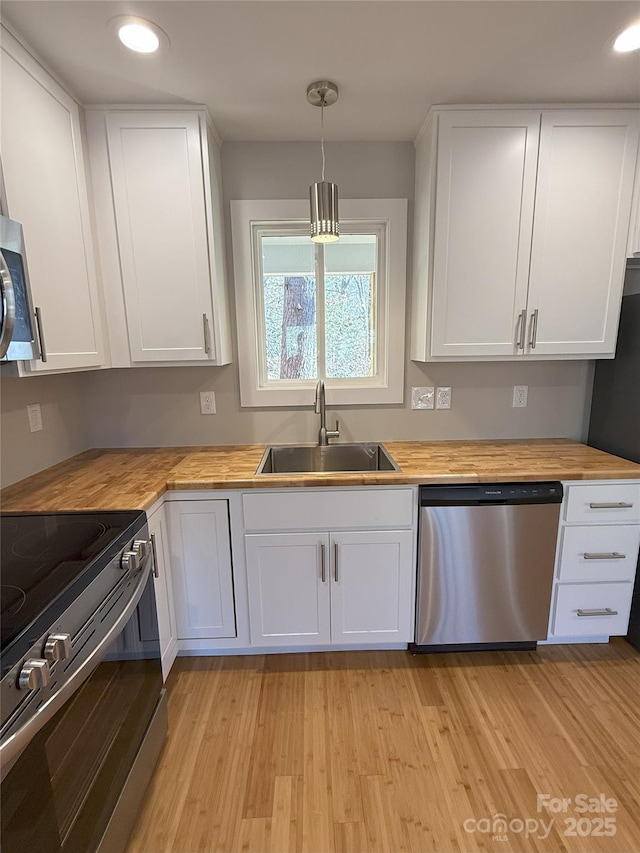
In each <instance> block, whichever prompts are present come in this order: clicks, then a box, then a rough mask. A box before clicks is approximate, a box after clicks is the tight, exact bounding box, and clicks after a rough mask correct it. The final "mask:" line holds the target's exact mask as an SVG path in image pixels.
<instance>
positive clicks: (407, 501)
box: [242, 489, 414, 530]
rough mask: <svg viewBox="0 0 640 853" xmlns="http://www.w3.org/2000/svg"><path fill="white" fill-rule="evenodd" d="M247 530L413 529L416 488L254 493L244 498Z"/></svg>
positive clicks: (243, 504)
mask: <svg viewBox="0 0 640 853" xmlns="http://www.w3.org/2000/svg"><path fill="white" fill-rule="evenodd" d="M242 506H243V511H244V526H245V529H246V530H296V529H298V530H299V529H304V530H343V529H345V528H354V527H356V528H361V527H365V528H367V527H375V528H378V529H379V528H384V527H387V528H398V527H411V526H412V525H413V515H414V492H413V489H371V490H364V489H356V490H354V491H351V490H348V491H334V490H332V489H322V490H319V491H314V492H307V491H304V490H302V491H298V490H296V491H295V492H283V491H279V492H267V493H261V494H259V493H256V492H251V493H249V494H244V495H243V496H242Z"/></svg>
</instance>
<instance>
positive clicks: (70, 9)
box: [2, 0, 640, 140]
mask: <svg viewBox="0 0 640 853" xmlns="http://www.w3.org/2000/svg"><path fill="white" fill-rule="evenodd" d="M121 14H138V15H141V16H143V17H145V18H148V19H150V20H152V21H154V22H155V23H156V24H158V25H159V26H160V27H162V29H163V30H164V31H165V32H166V33H167V35H168V36H169V39H170V48H169V49H168V50H167V51H165V52H163V53H161V54H159V55H156V56H139V55H134V54H131V53H130V52H129V51H126V50H125V49H124V48H122V47H121V46H120V45H119V44H118V43H117V41H116V40H115V38H114V35H113V32H112V30H111V29H110V28H109V26H108V22H109V20H110V19H111V18H112V17H114V16H116V15H121ZM2 16H3V20H5V21H7V22H8V23H9V25H11V26H12V27H13V28H14V29H15V30H16V31H17V32H18V33H19V34H21V35H22V36H23V37H24V39H25V40H26V41H27V42H28V43H29V44H31V46H32V47H33V49H34V50H35V51H36V52H37V53H39V54H40V56H41V57H42V58H43V59H44V60H45V61H46V62H47V63H48V64H49V65H50V66H51V68H52V69H53V70H54V71H55V72H57V74H58V75H59V77H60V78H61V79H62V80H63V81H64V82H66V83H67V84H68V86H69V87H70V88H71V90H72V91H73V92H74V93H75V94H76V96H77V97H78V98H79V99H80V100H81V101H82V102H84V103H107V102H111V103H116V102H118V103H143V102H144V103H181V102H196V103H205V104H207V105H208V106H209V109H210V112H211V115H212V117H213V120H214V124H215V125H216V128H217V130H218V132H219V133H220V135H221V137H222V138H223V139H227V140H309V139H317V138H318V133H319V113H318V110H317V109H316V108H315V107H312V106H311V105H309V104H308V103H307V101H306V97H305V91H306V87H307V85H308V84H309V83H311V82H312V81H314V80H317V79H322V78H328V79H331V80H333V81H335V82H336V83H337V84H338V86H339V88H340V99H339V101H338V103H337V104H336V105H335V106H333V107H331V108H330V110H328V111H327V112H326V115H325V124H326V133H327V139H328V140H338V139H339V140H411V139H413V138H414V137H415V135H416V133H417V132H418V130H419V128H420V125H421V124H422V121H423V120H424V117H425V115H426V113H427V110H428V108H429V106H430V105H431V104H434V103H440V104H450V103H527V102H559V101H567V102H573V101H577V102H583V101H596V102H606V101H610V102H631V101H638V100H640V52H636V53H635V54H627V55H615V54H613V52H612V50H611V45H612V42H613V37H614V36H615V35H616V33H617V32H618V31H619V30H620V29H622V28H623V27H624V26H625V25H627V24H629V23H631V22H633V21H635V20H640V4H639V3H638V2H636V0H634V2H618V0H587V2H581V0H569V2H563V0H522V1H521V0H497V2H489V0H441V2H431V0H409V2H405V0H322V2H317V0H288V2H282V0H254V2H249V0H196V2H193V0H162V2H146V1H145V0H123V2H102V0H71V2H69V0H64V2H58V0H34V2H24V0H18V1H17V2H16V0H4V2H3V3H2Z"/></svg>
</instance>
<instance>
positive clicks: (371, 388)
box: [231, 198, 407, 408]
mask: <svg viewBox="0 0 640 853" xmlns="http://www.w3.org/2000/svg"><path fill="white" fill-rule="evenodd" d="M308 218H309V202H308V201H305V200H302V199H295V200H265V201H261V200H242V201H232V202H231V232H232V240H233V266H234V280H235V296H236V322H237V330H238V364H239V369H240V404H241V405H242V406H247V407H250V406H261V407H265V408H266V407H269V406H309V405H311V404H312V403H313V392H314V389H315V386H316V380H308V381H306V382H303V381H302V380H295V386H294V385H293V384H292V386H291V387H286V385H285V383H284V382H279V383H278V387H277V388H276V387H273V386H268V387H267V386H261V385H260V378H259V353H258V329H259V325H258V307H257V305H256V296H255V289H254V280H255V270H254V268H253V251H252V248H253V247H252V232H253V225H254V224H256V223H272V222H282V223H283V224H286V223H287V222H291V223H298V222H301V221H302V222H307V221H308ZM350 220H351V221H358V220H359V221H360V222H362V223H364V222H366V221H367V220H368V221H370V222H371V223H376V222H377V223H380V222H384V223H385V225H386V230H387V245H386V251H385V252H384V253H383V256H384V258H385V264H386V269H385V288H384V294H383V300H384V303H383V304H381V305H380V309H381V310H380V314H381V316H382V315H383V314H384V316H385V317H386V321H387V322H386V327H385V328H384V329H382V330H381V333H382V336H383V337H382V340H381V348H380V349H381V351H380V358H381V359H382V358H384V357H385V356H386V369H384V367H383V366H382V365H381V369H380V376H379V377H377V378H376V380H375V382H372V381H371V380H368V379H354V380H353V381H352V382H349V383H347V382H345V380H344V379H340V380H331V379H326V380H325V384H326V387H327V399H328V401H329V402H330V405H331V406H354V405H355V406H361V405H378V404H385V403H402V402H403V398H404V363H405V341H404V330H405V297H406V289H407V275H406V258H407V200H406V199H404V198H385V199H340V222H341V224H342V225H343V226H344V227H345V228H347V227H348V223H349V221H350Z"/></svg>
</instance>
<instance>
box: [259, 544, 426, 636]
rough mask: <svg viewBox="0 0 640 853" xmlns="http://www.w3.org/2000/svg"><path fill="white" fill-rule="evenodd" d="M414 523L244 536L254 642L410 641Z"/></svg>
mask: <svg viewBox="0 0 640 853" xmlns="http://www.w3.org/2000/svg"><path fill="white" fill-rule="evenodd" d="M413 539H414V533H413V531H411V530H389V531H344V532H331V533H327V532H318V533H311V532H309V533H266V534H249V535H247V536H246V537H245V545H246V559H247V584H248V593H249V624H250V631H251V642H252V644H253V645H264V646H269V645H274V646H275V645H282V646H285V645H298V646H299V645H320V644H327V643H334V644H337V645H342V644H344V645H348V644H353V645H366V644H379V643H387V642H391V643H395V642H398V643H403V642H409V641H410V640H411V623H412V609H413V608H412V587H413V583H412V581H413V571H412V562H413V553H414V550H413Z"/></svg>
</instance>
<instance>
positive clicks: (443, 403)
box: [436, 386, 451, 409]
mask: <svg viewBox="0 0 640 853" xmlns="http://www.w3.org/2000/svg"><path fill="white" fill-rule="evenodd" d="M450 408H451V388H449V387H448V386H443V387H442V388H438V390H437V393H436V409H450Z"/></svg>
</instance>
